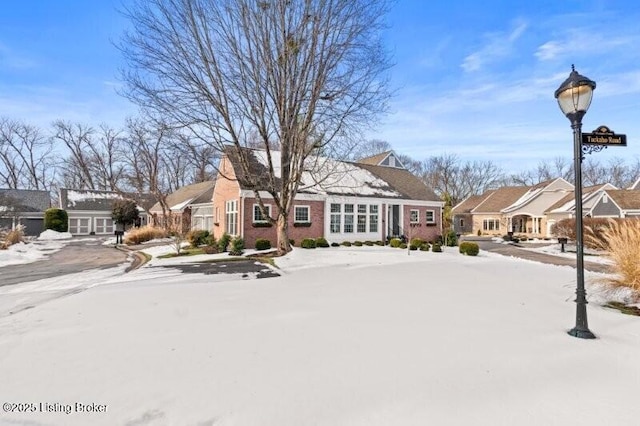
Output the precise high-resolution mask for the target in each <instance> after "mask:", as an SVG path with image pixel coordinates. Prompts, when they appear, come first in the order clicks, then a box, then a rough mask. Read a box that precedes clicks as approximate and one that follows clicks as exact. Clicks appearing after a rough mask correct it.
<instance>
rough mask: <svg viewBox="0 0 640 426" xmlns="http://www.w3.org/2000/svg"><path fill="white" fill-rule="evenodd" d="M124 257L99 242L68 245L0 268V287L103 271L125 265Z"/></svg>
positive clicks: (125, 258) (83, 241)
mask: <svg viewBox="0 0 640 426" xmlns="http://www.w3.org/2000/svg"><path fill="white" fill-rule="evenodd" d="M127 257H128V254H127V253H125V252H122V251H120V250H117V249H116V248H114V247H113V246H103V245H102V241H100V240H98V241H95V240H94V241H87V240H78V241H72V242H71V243H69V244H67V245H66V246H65V247H63V248H62V249H60V250H59V251H57V252H55V253H53V254H52V255H51V256H49V257H48V258H46V259H43V260H39V261H36V262H33V263H26V264H21V265H9V266H5V267H3V268H0V286H5V285H13V284H19V283H24V282H30V281H36V280H41V279H44V278H55V277H59V276H61V275H67V274H74V273H76V272H82V271H86V270H88V269H106V268H112V267H114V266H118V265H121V264H122V263H124V262H126V261H127Z"/></svg>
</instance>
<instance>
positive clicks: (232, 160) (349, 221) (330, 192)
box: [213, 147, 444, 247]
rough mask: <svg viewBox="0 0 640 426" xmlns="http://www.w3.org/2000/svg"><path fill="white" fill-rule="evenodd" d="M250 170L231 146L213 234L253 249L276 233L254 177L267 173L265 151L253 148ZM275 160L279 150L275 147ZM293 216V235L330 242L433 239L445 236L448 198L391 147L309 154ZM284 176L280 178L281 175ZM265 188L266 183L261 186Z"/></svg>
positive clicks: (218, 187)
mask: <svg viewBox="0 0 640 426" xmlns="http://www.w3.org/2000/svg"><path fill="white" fill-rule="evenodd" d="M246 152H247V154H248V156H249V159H250V161H249V164H250V167H251V170H250V175H251V176H245V175H244V173H242V168H241V166H240V160H239V155H238V151H237V148H234V147H228V148H227V149H226V150H225V152H224V156H223V157H222V159H221V161H220V166H219V174H218V178H217V180H216V184H215V188H214V194H213V207H214V227H213V231H214V235H215V237H216V238H219V237H220V236H221V235H222V234H223V233H225V232H226V233H227V234H230V235H233V236H240V237H242V238H243V239H244V240H245V245H246V246H247V247H254V246H255V241H256V239H257V238H266V239H268V240H270V241H271V243H272V245H275V243H276V230H275V227H272V226H271V224H270V223H269V222H268V221H267V219H266V217H264V216H263V214H262V212H261V210H260V208H259V205H258V202H257V200H256V198H255V193H254V191H253V188H252V186H251V181H253V182H255V181H256V178H257V180H258V181H259V180H260V179H261V178H262V177H265V178H266V177H267V164H268V161H267V155H266V152H265V151H263V150H257V149H248V148H246ZM271 154H272V158H271V160H272V162H273V164H277V165H279V164H280V153H279V152H272V153H271ZM308 164H310V165H311V164H313V167H309V171H305V172H304V173H303V175H302V178H301V182H300V186H299V191H298V194H297V195H296V197H295V200H294V202H293V206H292V209H291V213H290V217H289V223H288V228H289V237H290V238H291V239H293V240H294V241H295V242H296V244H299V243H300V241H301V240H302V239H303V238H317V237H322V236H323V237H325V238H326V239H327V240H328V241H330V242H342V241H352V242H353V241H367V240H370V241H379V240H385V239H387V238H389V237H395V236H405V237H407V238H423V239H425V240H430V241H431V240H434V239H436V237H437V236H439V235H441V234H442V207H443V205H444V203H443V202H442V201H440V199H439V198H438V197H437V196H436V194H435V193H434V192H433V191H432V190H431V189H430V188H428V187H427V186H426V185H425V184H424V183H423V182H422V181H421V180H420V179H418V178H417V177H416V176H414V175H413V174H411V173H410V172H409V171H408V170H406V169H404V168H403V167H402V163H401V162H400V161H399V160H398V159H397V157H396V155H395V154H394V153H393V152H387V153H384V154H381V155H378V156H374V157H369V158H367V159H365V160H362V161H360V162H343V161H338V160H332V159H328V158H324V157H314V158H309V159H308ZM277 178H279V176H277ZM256 189H261V188H256ZM259 194H260V197H261V198H262V200H263V202H264V205H265V208H266V213H267V214H268V215H269V216H271V217H272V218H275V216H276V207H275V205H274V204H273V198H272V197H271V196H270V195H269V194H268V193H267V192H266V191H262V190H261V191H260V192H259Z"/></svg>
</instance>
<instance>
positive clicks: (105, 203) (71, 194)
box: [59, 188, 152, 235]
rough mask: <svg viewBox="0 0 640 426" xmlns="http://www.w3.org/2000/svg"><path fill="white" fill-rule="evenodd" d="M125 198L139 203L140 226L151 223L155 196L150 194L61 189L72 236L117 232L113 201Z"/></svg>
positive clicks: (60, 202) (62, 205)
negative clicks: (150, 214) (114, 221)
mask: <svg viewBox="0 0 640 426" xmlns="http://www.w3.org/2000/svg"><path fill="white" fill-rule="evenodd" d="M124 199H129V200H133V201H135V202H136V204H137V205H138V211H139V213H140V217H139V221H138V223H136V226H144V225H146V224H147V223H149V219H148V215H147V209H148V208H149V206H150V205H151V203H152V197H151V196H150V195H148V194H142V195H138V194H128V193H120V192H113V191H99V190H94V189H69V188H60V197H59V204H60V208H61V209H63V210H65V211H66V212H67V215H68V216H69V232H70V233H71V234H72V235H113V233H114V223H113V219H112V217H111V212H112V211H113V202H114V201H116V200H124Z"/></svg>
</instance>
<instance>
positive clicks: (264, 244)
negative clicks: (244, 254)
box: [256, 238, 271, 250]
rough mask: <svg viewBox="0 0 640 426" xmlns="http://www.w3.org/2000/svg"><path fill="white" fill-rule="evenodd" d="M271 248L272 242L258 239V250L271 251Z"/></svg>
mask: <svg viewBox="0 0 640 426" xmlns="http://www.w3.org/2000/svg"><path fill="white" fill-rule="evenodd" d="M270 248H271V241H269V240H267V239H266V238H258V239H257V240H256V250H269V249H270Z"/></svg>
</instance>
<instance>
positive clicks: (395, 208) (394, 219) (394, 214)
mask: <svg viewBox="0 0 640 426" xmlns="http://www.w3.org/2000/svg"><path fill="white" fill-rule="evenodd" d="M391 235H392V236H393V237H398V236H400V206H399V205H398V204H394V205H392V206H391Z"/></svg>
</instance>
